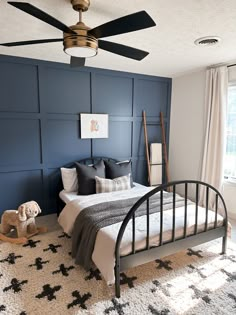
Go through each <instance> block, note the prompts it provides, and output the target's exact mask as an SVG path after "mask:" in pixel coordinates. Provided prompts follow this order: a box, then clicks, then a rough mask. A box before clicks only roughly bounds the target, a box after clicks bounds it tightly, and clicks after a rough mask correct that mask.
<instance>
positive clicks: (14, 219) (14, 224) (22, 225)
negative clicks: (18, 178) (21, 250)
mask: <svg viewBox="0 0 236 315" xmlns="http://www.w3.org/2000/svg"><path fill="white" fill-rule="evenodd" d="M41 212H42V211H41V209H40V207H39V205H38V204H37V202H36V201H28V202H26V203H23V204H22V205H20V206H19V208H18V211H17V210H6V211H5V212H4V213H3V215H2V219H1V232H2V234H1V233H0V239H1V240H3V241H10V242H12V243H24V242H26V241H27V238H29V237H31V236H33V235H35V234H37V233H39V232H46V229H45V228H37V227H36V224H35V217H36V216H37V215H38V214H39V213H41ZM12 228H16V231H17V235H18V238H15V239H13V238H9V237H7V236H5V235H4V234H8V233H9V232H10V231H11V230H12Z"/></svg>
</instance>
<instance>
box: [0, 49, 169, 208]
mask: <svg viewBox="0 0 236 315" xmlns="http://www.w3.org/2000/svg"><path fill="white" fill-rule="evenodd" d="M170 96H171V79H169V78H161V77H155V76H147V75H139V74H133V73H125V72H119V71H111V70H102V69H95V68H89V67H85V68H81V69H74V68H73V69H71V68H70V66H69V65H64V64H59V63H53V62H45V61H38V60H31V59H25V58H17V57H9V56H3V55H0V148H1V151H0V214H1V213H2V212H3V211H4V210H5V209H16V208H17V207H18V206H19V204H21V203H22V202H25V201H28V200H32V199H34V200H36V201H37V202H38V203H39V205H40V206H41V208H42V209H43V213H44V214H49V213H53V212H56V195H55V192H56V186H57V184H58V181H59V168H60V167H61V166H63V165H65V164H67V163H70V162H72V161H75V160H79V159H82V158H86V157H90V156H91V155H93V156H109V157H113V158H116V159H119V160H124V159H130V158H131V159H132V161H133V173H134V174H133V175H134V180H135V181H137V182H140V183H143V184H147V167H146V159H145V144H144V136H143V126H142V110H145V111H146V114H147V120H148V122H151V123H152V124H151V125H149V126H148V137H149V142H161V129H160V122H159V113H160V111H162V112H163V113H164V119H165V131H166V136H167V144H168V139H169V122H170ZM81 112H82V113H107V114H109V138H108V139H96V140H90V139H85V140H83V139H80V121H79V113H81Z"/></svg>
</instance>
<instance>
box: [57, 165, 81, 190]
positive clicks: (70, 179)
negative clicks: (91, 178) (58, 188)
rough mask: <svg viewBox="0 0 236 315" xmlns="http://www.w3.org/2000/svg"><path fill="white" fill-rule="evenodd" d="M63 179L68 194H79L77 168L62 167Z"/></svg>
mask: <svg viewBox="0 0 236 315" xmlns="http://www.w3.org/2000/svg"><path fill="white" fill-rule="evenodd" d="M61 178H62V183H63V187H64V190H65V191H66V192H74V191H76V192H78V178H77V172H76V168H65V167H61Z"/></svg>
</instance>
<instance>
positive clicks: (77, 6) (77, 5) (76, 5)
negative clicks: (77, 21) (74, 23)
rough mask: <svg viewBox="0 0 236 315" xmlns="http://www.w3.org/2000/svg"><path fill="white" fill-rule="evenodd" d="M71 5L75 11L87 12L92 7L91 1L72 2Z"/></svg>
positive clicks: (74, 0)
mask: <svg viewBox="0 0 236 315" xmlns="http://www.w3.org/2000/svg"><path fill="white" fill-rule="evenodd" d="M71 4H72V6H73V9H74V10H75V11H78V12H79V11H82V12H85V11H87V10H88V8H89V6H90V0H71Z"/></svg>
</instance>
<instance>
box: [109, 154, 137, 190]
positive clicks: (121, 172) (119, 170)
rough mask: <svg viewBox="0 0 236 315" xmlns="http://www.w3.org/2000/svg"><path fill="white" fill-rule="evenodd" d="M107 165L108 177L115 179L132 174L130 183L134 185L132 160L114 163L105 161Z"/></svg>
mask: <svg viewBox="0 0 236 315" xmlns="http://www.w3.org/2000/svg"><path fill="white" fill-rule="evenodd" d="M104 163H105V167H106V178H109V179H114V178H117V177H120V176H125V175H128V174H130V185H131V187H134V184H133V177H132V162H131V160H130V161H128V162H120V163H114V162H111V161H104Z"/></svg>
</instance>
